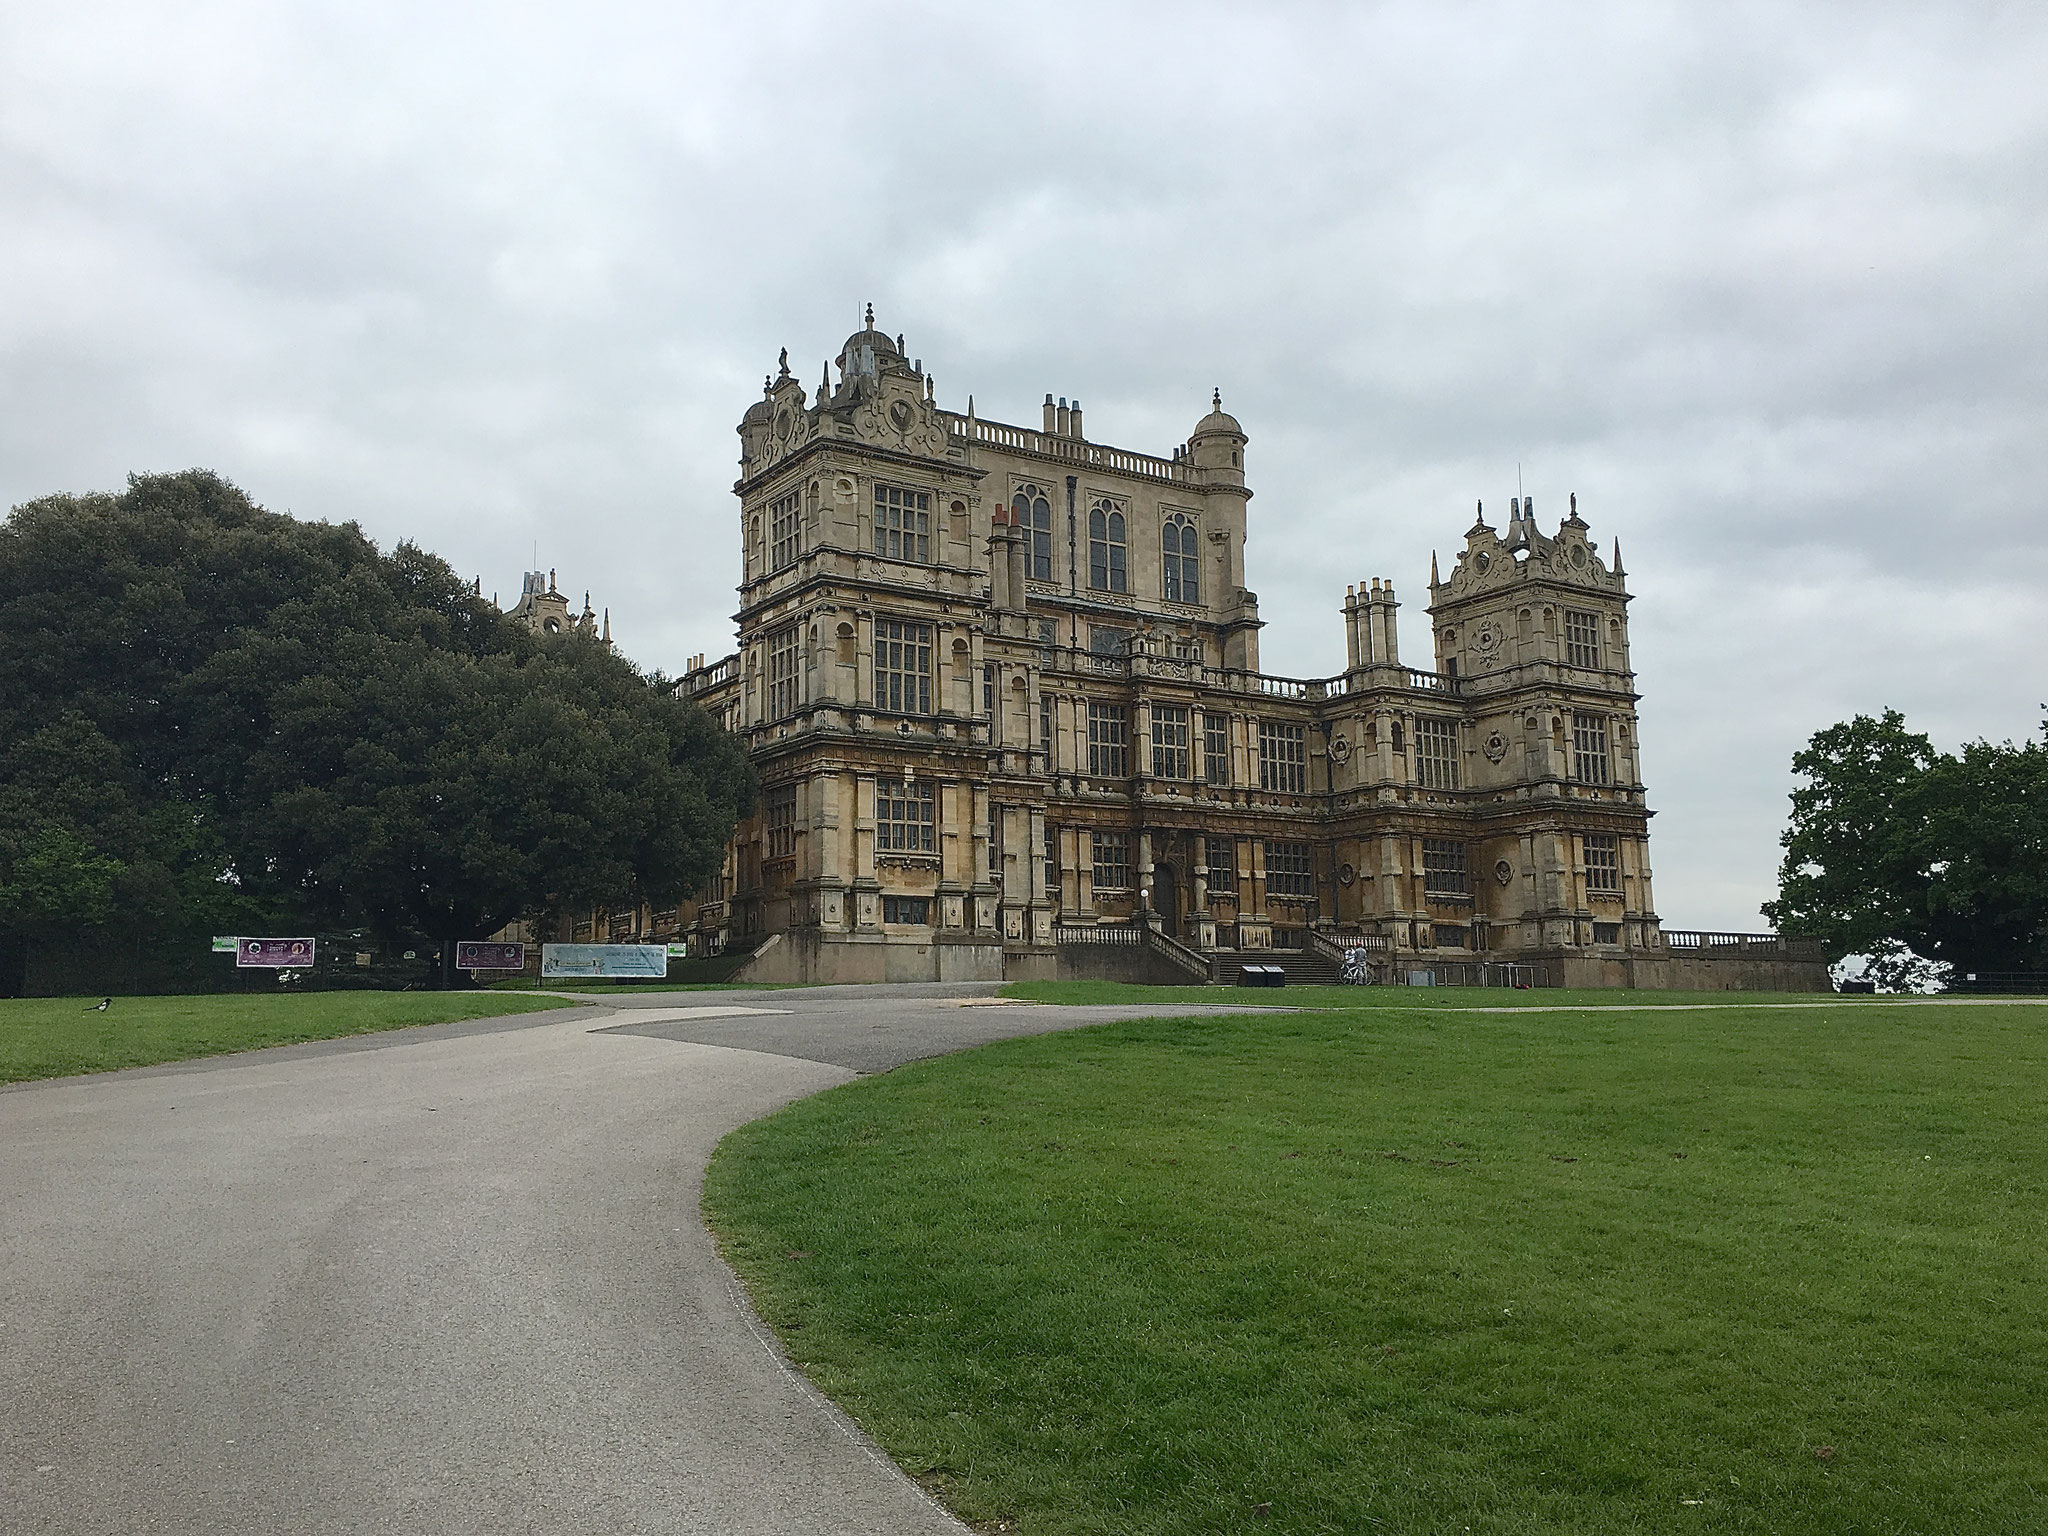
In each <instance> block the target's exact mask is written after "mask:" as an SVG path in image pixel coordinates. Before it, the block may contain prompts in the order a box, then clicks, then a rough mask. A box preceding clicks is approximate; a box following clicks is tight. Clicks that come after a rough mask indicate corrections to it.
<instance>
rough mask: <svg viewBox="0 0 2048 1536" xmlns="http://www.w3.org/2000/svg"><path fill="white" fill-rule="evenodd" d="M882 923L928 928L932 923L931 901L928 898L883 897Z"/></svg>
mask: <svg viewBox="0 0 2048 1536" xmlns="http://www.w3.org/2000/svg"><path fill="white" fill-rule="evenodd" d="M882 921H883V922H885V923H906V924H909V925H911V926H913V927H918V928H929V927H930V926H931V921H932V899H931V897H929V896H884V897H883V898H882Z"/></svg>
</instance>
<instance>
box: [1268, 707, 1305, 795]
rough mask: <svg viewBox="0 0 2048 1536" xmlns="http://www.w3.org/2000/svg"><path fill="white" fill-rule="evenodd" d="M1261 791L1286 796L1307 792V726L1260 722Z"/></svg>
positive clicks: (1270, 721) (1271, 721) (1269, 721)
mask: <svg viewBox="0 0 2048 1536" xmlns="http://www.w3.org/2000/svg"><path fill="white" fill-rule="evenodd" d="M1259 788H1261V789H1273V790H1278V791H1279V792H1280V793H1282V794H1287V795H1300V794H1306V793H1307V791H1308V727H1307V726H1305V725H1283V724H1281V723H1279V722H1278V721H1273V720H1261V721H1260V722H1259Z"/></svg>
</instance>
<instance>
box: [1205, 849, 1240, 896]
mask: <svg viewBox="0 0 2048 1536" xmlns="http://www.w3.org/2000/svg"><path fill="white" fill-rule="evenodd" d="M1202 862H1203V863H1204V864H1207V865H1208V866H1209V892H1210V894H1211V895H1218V894H1220V895H1224V896H1230V897H1235V896H1236V895H1237V840H1236V839H1235V838H1229V837H1205V838H1203V839H1202Z"/></svg>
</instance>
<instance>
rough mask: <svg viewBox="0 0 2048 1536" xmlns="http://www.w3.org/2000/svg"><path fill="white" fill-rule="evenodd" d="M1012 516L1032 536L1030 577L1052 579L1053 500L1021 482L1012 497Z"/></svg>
mask: <svg viewBox="0 0 2048 1536" xmlns="http://www.w3.org/2000/svg"><path fill="white" fill-rule="evenodd" d="M1010 515H1011V516H1012V517H1013V518H1015V519H1016V521H1017V526H1018V527H1020V528H1022V529H1024V530H1025V532H1026V533H1028V534H1029V535H1030V537H1031V579H1032V580H1033V581H1051V580H1052V502H1051V500H1050V499H1049V498H1048V497H1047V496H1046V494H1045V492H1044V491H1043V490H1041V489H1040V488H1039V487H1037V486H1035V485H1020V486H1018V487H1017V494H1016V495H1015V496H1014V497H1012V498H1011V500H1010Z"/></svg>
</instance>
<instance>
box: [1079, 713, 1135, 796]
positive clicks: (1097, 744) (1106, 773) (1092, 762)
mask: <svg viewBox="0 0 2048 1536" xmlns="http://www.w3.org/2000/svg"><path fill="white" fill-rule="evenodd" d="M1130 742H1131V717H1130V713H1129V711H1128V710H1126V709H1125V708H1124V706H1123V705H1121V704H1104V703H1103V702H1101V701H1100V700H1099V699H1090V700H1089V701H1088V771H1089V772H1090V773H1091V774H1093V775H1095V776H1096V777H1097V778H1101V779H1122V778H1128V777H1129V776H1130V772H1131V746H1130Z"/></svg>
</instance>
